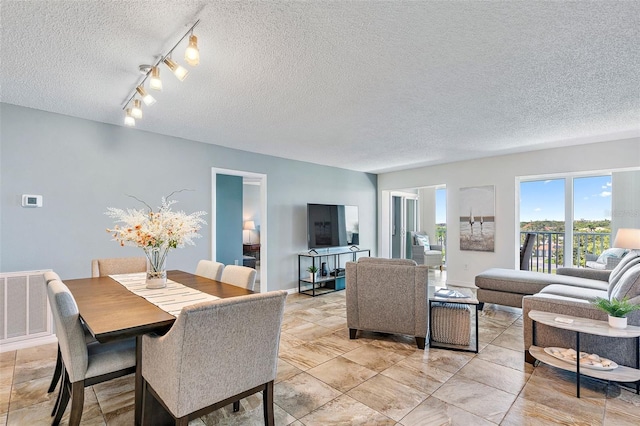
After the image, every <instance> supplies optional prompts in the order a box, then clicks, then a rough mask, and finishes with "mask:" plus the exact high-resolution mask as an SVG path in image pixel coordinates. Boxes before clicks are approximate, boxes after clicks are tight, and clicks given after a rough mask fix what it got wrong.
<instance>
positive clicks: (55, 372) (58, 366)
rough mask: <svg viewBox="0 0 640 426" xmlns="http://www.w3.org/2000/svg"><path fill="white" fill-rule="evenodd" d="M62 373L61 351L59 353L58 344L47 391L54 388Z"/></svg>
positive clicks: (49, 391)
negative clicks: (54, 366)
mask: <svg viewBox="0 0 640 426" xmlns="http://www.w3.org/2000/svg"><path fill="white" fill-rule="evenodd" d="M61 374H62V353H60V345H58V357H57V358H56V368H55V370H53V377H52V378H51V384H50V385H49V389H48V390H47V393H51V392H53V391H54V389H55V388H56V385H57V384H58V380H59V379H60V376H61Z"/></svg>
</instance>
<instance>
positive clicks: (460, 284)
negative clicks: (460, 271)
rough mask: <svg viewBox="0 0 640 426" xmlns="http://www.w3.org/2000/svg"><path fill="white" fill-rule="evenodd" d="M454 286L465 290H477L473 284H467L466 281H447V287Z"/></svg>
mask: <svg viewBox="0 0 640 426" xmlns="http://www.w3.org/2000/svg"><path fill="white" fill-rule="evenodd" d="M450 285H451V286H454V287H466V288H478V287H476V285H475V284H473V283H468V282H466V281H452V280H447V286H450Z"/></svg>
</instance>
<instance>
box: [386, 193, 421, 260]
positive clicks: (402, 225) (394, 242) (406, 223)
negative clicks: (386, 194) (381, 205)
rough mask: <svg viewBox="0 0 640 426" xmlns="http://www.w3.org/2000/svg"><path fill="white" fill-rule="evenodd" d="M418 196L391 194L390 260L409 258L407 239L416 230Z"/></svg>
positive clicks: (408, 240)
mask: <svg viewBox="0 0 640 426" xmlns="http://www.w3.org/2000/svg"><path fill="white" fill-rule="evenodd" d="M418 225H419V224H418V195H417V194H405V193H397V192H394V193H392V194H391V258H393V259H406V258H407V257H411V247H410V246H411V241H410V239H409V238H407V236H408V235H410V233H411V232H414V231H417V230H418Z"/></svg>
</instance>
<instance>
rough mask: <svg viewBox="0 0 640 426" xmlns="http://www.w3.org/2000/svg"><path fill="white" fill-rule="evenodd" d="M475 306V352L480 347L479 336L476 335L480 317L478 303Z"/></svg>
mask: <svg viewBox="0 0 640 426" xmlns="http://www.w3.org/2000/svg"><path fill="white" fill-rule="evenodd" d="M475 307H476V353H478V350H479V349H480V337H478V323H479V322H480V319H479V318H478V305H477V304H476V305H475Z"/></svg>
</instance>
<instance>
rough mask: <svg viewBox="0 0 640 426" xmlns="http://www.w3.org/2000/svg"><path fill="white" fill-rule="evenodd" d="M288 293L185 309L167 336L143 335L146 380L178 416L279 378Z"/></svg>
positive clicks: (275, 292)
mask: <svg viewBox="0 0 640 426" xmlns="http://www.w3.org/2000/svg"><path fill="white" fill-rule="evenodd" d="M225 269H226V268H225ZM286 296H287V292H286V291H273V292H268V293H263V294H252V295H248V296H241V297H232V298H227V299H219V300H215V301H213V302H203V303H199V304H196V305H192V306H187V307H185V308H183V309H182V311H181V313H180V315H179V316H178V319H177V320H176V322H175V323H174V324H173V326H172V327H171V329H170V330H169V331H168V332H167V333H166V334H165V335H164V336H156V335H145V336H144V337H143V338H142V376H143V378H144V380H145V381H146V382H147V383H148V384H149V385H150V386H151V388H152V389H153V390H154V391H155V392H156V394H157V395H158V396H159V397H160V398H161V399H162V401H163V402H164V404H165V405H166V406H167V408H168V409H169V411H170V412H171V413H172V414H173V415H174V416H175V417H177V418H180V417H184V416H187V415H189V414H190V413H194V412H196V411H198V410H201V409H203V408H205V407H209V406H211V405H213V404H215V403H216V402H220V401H223V400H226V399H227V398H230V397H233V396H235V395H238V394H240V393H242V392H244V391H246V390H248V389H252V388H254V387H257V386H259V385H262V384H264V383H267V382H269V381H273V380H274V379H275V377H276V367H277V364H278V345H279V341H280V328H281V324H282V315H283V312H284V302H285V298H286Z"/></svg>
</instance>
